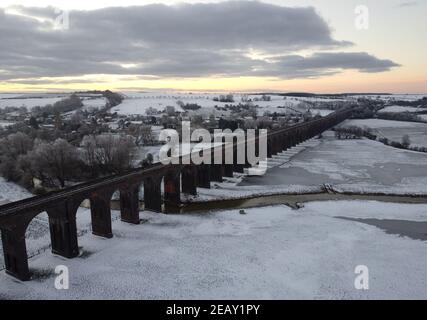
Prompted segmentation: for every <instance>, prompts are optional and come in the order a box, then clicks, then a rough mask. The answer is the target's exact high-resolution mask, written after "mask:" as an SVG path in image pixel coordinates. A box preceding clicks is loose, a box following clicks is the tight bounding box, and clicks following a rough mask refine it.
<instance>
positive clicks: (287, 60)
mask: <svg viewBox="0 0 427 320" xmlns="http://www.w3.org/2000/svg"><path fill="white" fill-rule="evenodd" d="M272 65H273V66H274V68H275V70H273V69H271V70H266V71H264V73H265V74H267V73H268V74H272V73H274V74H275V75H276V76H278V77H281V78H312V77H319V76H324V75H331V74H335V73H338V72H340V71H342V70H358V71H360V72H367V73H375V72H384V71H390V70H391V69H392V68H394V67H398V66H399V64H397V63H395V62H393V61H391V60H383V59H378V58H377V57H375V56H373V55H370V54H367V53H365V52H321V53H315V54H313V55H311V56H307V57H304V56H300V55H289V56H282V57H279V58H276V60H275V62H274V63H273V64H272Z"/></svg>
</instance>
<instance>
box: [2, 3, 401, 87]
mask: <svg viewBox="0 0 427 320" xmlns="http://www.w3.org/2000/svg"><path fill="white" fill-rule="evenodd" d="M11 9H12V10H6V12H5V10H1V9H0V34H1V35H2V38H1V41H0V81H1V80H3V81H12V80H13V79H15V80H16V79H28V81H27V82H34V81H37V78H47V77H79V76H83V75H95V74H111V75H133V76H137V77H147V76H154V77H205V76H242V75H264V76H278V77H284V78H287V77H306V76H308V77H310V76H318V75H322V74H328V73H329V72H337V71H338V70H342V69H349V68H351V69H357V70H359V71H362V72H381V71H387V70H390V68H392V67H395V66H397V64H395V63H394V62H392V61H389V60H380V59H377V58H375V57H373V56H370V55H368V54H367V53H353V54H351V53H336V54H331V53H329V54H327V53H318V54H314V55H312V56H309V57H302V56H298V55H293V53H294V52H298V51H299V50H312V51H323V50H337V49H340V48H343V47H348V46H350V45H351V43H350V42H347V41H338V40H336V39H334V38H333V37H332V32H331V29H330V27H329V26H328V24H327V23H326V22H325V20H324V19H323V18H322V17H320V16H319V15H318V13H317V12H316V11H315V10H314V9H313V8H311V7H308V8H289V7H282V6H277V5H271V4H265V3H261V2H252V1H250V2H248V1H231V2H220V3H209V4H181V5H175V6H166V5H161V4H155V5H146V6H137V7H114V8H105V9H99V10H93V11H71V12H69V13H68V14H69V21H70V28H69V29H68V30H56V29H55V28H54V26H55V25H54V23H55V18H56V16H57V15H58V12H56V11H55V9H54V8H51V7H48V8H29V7H20V6H14V7H13V8H11ZM251 52H257V53H259V54H260V55H261V56H264V57H277V56H281V58H272V59H259V58H253V56H251V55H250V54H249V53H251ZM34 79H35V80H34ZM22 81H24V80H22ZM40 81H45V80H40Z"/></svg>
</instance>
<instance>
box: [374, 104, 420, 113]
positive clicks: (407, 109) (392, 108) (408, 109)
mask: <svg viewBox="0 0 427 320" xmlns="http://www.w3.org/2000/svg"><path fill="white" fill-rule="evenodd" d="M420 111H427V109H425V108H415V107H402V106H388V107H385V108H384V109H381V110H380V111H378V112H379V113H383V112H391V113H398V112H420Z"/></svg>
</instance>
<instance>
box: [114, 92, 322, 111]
mask: <svg viewBox="0 0 427 320" xmlns="http://www.w3.org/2000/svg"><path fill="white" fill-rule="evenodd" d="M218 96H219V95H218V94H197V93H195V94H184V93H169V94H168V93H152V92H151V93H150V92H147V93H138V92H133V93H129V92H127V93H125V100H124V101H123V102H122V103H121V104H120V105H118V106H116V107H114V108H112V109H111V112H117V113H118V114H122V115H138V114H141V115H145V114H146V111H147V109H148V108H153V109H155V110H157V111H163V110H164V109H165V108H166V107H168V106H173V107H175V110H176V111H183V110H182V108H180V107H179V106H178V104H177V102H178V101H181V102H183V103H185V104H187V103H189V104H198V105H200V106H201V107H202V108H201V109H200V110H198V111H196V113H199V114H205V115H209V114H211V113H214V114H215V115H218V116H221V115H228V112H226V111H219V110H215V109H214V107H215V106H218V107H224V106H225V105H227V104H228V105H237V104H239V103H242V97H243V95H240V94H237V95H234V100H235V102H234V103H226V102H218V101H214V100H213V99H214V98H215V97H218ZM260 97H261V96H260V95H247V96H246V95H245V98H246V99H250V100H255V99H259V98H260ZM270 97H271V101H253V104H254V105H258V106H259V108H258V114H259V115H263V114H264V112H267V111H268V112H271V113H273V112H278V113H279V112H280V113H281V112H306V111H307V110H308V107H307V106H304V107H302V106H301V105H300V104H301V102H304V99H306V98H294V97H283V96H278V95H271V96H270ZM322 101H323V100H322ZM317 112H318V110H316V109H313V113H314V114H316V113H317ZM319 112H320V113H323V114H328V113H329V110H319Z"/></svg>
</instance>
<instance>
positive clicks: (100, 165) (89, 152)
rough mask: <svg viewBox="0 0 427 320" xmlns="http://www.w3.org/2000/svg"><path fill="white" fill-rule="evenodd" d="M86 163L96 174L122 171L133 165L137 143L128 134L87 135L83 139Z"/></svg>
mask: <svg viewBox="0 0 427 320" xmlns="http://www.w3.org/2000/svg"><path fill="white" fill-rule="evenodd" d="M82 147H83V149H84V158H85V161H86V164H87V165H88V166H90V167H91V169H92V171H93V173H94V175H97V174H99V173H120V172H123V171H126V170H128V169H129V168H131V167H132V163H133V160H134V157H135V152H136V145H135V142H134V139H133V138H132V137H131V136H128V135H113V134H102V135H98V136H85V137H84V138H83V141H82Z"/></svg>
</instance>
